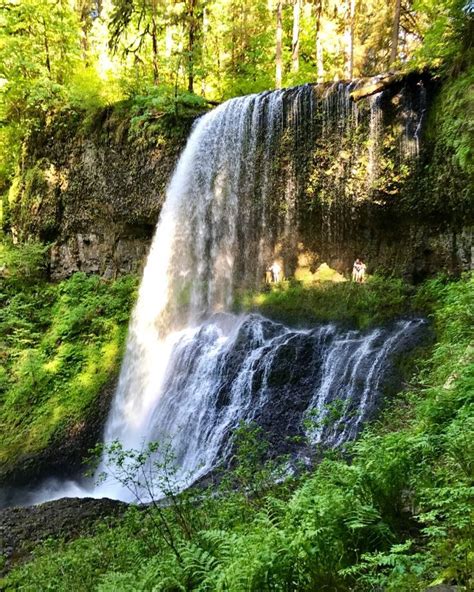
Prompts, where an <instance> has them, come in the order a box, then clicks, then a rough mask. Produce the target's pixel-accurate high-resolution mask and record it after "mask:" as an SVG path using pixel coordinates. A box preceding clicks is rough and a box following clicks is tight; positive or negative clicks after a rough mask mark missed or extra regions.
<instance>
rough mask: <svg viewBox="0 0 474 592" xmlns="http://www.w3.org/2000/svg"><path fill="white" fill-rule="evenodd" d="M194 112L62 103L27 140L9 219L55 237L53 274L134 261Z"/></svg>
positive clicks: (15, 228) (110, 273) (19, 234)
mask: <svg viewBox="0 0 474 592" xmlns="http://www.w3.org/2000/svg"><path fill="white" fill-rule="evenodd" d="M194 118H195V113H194V112H191V113H185V114H184V115H179V116H176V115H174V114H170V113H166V114H162V113H159V112H155V111H154V110H153V109H150V108H146V107H145V108H141V107H140V106H137V105H136V104H134V103H123V104H118V105H116V106H114V107H111V108H107V109H104V110H101V111H99V112H97V113H96V114H95V115H94V116H93V117H90V116H89V117H88V118H85V116H84V115H83V114H81V113H79V112H66V113H61V114H60V115H59V116H57V117H55V118H53V119H52V120H51V121H50V124H49V125H48V126H47V127H46V128H45V129H42V130H40V131H38V132H36V133H35V134H33V135H31V136H30V137H29V139H28V141H27V142H26V143H25V145H24V149H23V157H22V161H21V167H20V170H19V173H18V175H17V177H16V178H15V180H14V183H13V186H12V188H11V189H10V192H9V194H8V195H7V196H6V197H5V198H4V220H3V225H4V227H6V228H7V229H11V232H12V234H13V236H14V238H16V239H17V240H19V241H20V242H23V241H25V240H28V239H31V238H35V239H39V240H41V241H44V242H47V243H50V244H51V245H52V248H51V277H52V278H53V279H60V278H64V277H68V276H69V275H71V274H72V273H74V272H75V271H84V272H86V273H98V274H100V275H102V276H103V277H105V278H111V277H115V276H116V275H118V274H123V273H129V272H133V271H136V270H137V268H138V267H139V266H140V264H141V263H142V261H143V259H144V256H145V254H146V250H147V247H148V244H149V241H150V238H151V236H152V234H153V230H154V227H155V224H156V220H157V217H158V214H159V211H160V208H161V205H162V202H163V197H164V190H165V185H166V183H167V181H168V179H169V176H170V173H171V171H172V169H173V167H174V165H175V163H176V160H177V158H178V155H179V152H180V151H181V149H182V148H183V145H184V143H185V141H186V137H187V136H188V134H189V130H190V128H191V125H192V123H193V120H194Z"/></svg>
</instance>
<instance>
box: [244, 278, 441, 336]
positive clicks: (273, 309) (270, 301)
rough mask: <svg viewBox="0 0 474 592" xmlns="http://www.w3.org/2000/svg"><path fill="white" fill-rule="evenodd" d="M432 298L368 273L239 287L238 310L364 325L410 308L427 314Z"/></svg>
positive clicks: (298, 321)
mask: <svg viewBox="0 0 474 592" xmlns="http://www.w3.org/2000/svg"><path fill="white" fill-rule="evenodd" d="M430 307H431V304H430V302H429V298H425V297H424V296H423V291H422V290H418V291H417V290H416V289H415V288H414V287H413V286H412V285H411V284H408V283H407V282H404V281H403V280H401V279H399V278H384V277H380V276H372V277H370V278H369V279H368V281H367V282H366V283H364V284H356V283H353V282H340V281H321V282H318V281H316V282H315V281H312V282H298V281H283V282H280V283H278V284H274V285H269V286H268V287H267V289H266V290H265V291H260V292H244V293H241V294H240V295H239V296H238V298H237V299H236V303H235V309H236V310H237V311H240V312H249V311H254V312H259V313H260V314H262V315H264V316H266V317H269V318H271V319H273V320H277V321H280V322H284V323H287V324H290V325H308V324H309V323H319V322H337V323H341V324H346V325H351V326H355V327H357V328H360V329H366V328H368V327H370V326H373V325H380V324H383V323H386V322H388V321H390V320H392V319H394V318H397V317H401V316H407V315H410V314H426V313H427V312H429V310H430Z"/></svg>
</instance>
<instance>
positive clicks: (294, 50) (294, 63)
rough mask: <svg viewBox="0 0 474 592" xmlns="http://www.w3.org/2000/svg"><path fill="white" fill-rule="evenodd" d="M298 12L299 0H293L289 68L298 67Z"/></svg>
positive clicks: (299, 9) (299, 11)
mask: <svg viewBox="0 0 474 592" xmlns="http://www.w3.org/2000/svg"><path fill="white" fill-rule="evenodd" d="M300 14H301V0H294V4H293V38H292V42H291V69H292V70H293V72H298V70H299V69H300Z"/></svg>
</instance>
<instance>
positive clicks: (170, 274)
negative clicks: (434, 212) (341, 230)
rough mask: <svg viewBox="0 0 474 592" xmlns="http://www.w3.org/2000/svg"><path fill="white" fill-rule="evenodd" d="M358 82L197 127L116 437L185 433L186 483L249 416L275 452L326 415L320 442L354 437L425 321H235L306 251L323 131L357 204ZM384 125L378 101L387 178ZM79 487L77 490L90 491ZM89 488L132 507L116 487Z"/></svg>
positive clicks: (133, 351)
mask: <svg viewBox="0 0 474 592" xmlns="http://www.w3.org/2000/svg"><path fill="white" fill-rule="evenodd" d="M351 88H352V86H351V85H347V84H344V83H337V84H335V85H334V86H333V87H331V88H330V89H329V90H327V91H326V93H325V94H324V95H323V97H322V99H318V98H317V96H316V94H315V89H314V87H313V86H311V85H306V86H303V87H299V88H296V89H290V90H287V91H275V92H268V93H262V94H260V95H251V96H248V97H242V98H238V99H233V100H231V101H228V102H227V103H224V104H223V105H221V106H219V107H218V108H216V109H215V110H213V111H211V112H209V113H207V114H206V115H205V116H203V117H202V118H201V119H199V120H198V121H197V123H196V125H195V127H194V130H193V132H192V134H191V136H190V138H189V141H188V144H187V146H186V149H185V150H184V152H183V154H182V156H181V158H180V160H179V162H178V164H177V167H176V170H175V173H174V175H173V177H172V180H171V182H170V185H169V187H168V190H167V195H166V200H165V203H164V206H163V209H162V212H161V215H160V220H159V222H158V225H157V229H156V233H155V237H154V239H153V243H152V246H151V250H150V253H149V256H148V260H147V264H146V266H145V270H144V274H143V279H142V283H141V286H140V291H139V297H138V302H137V305H136V308H135V310H134V313H133V316H132V321H131V324H130V328H129V336H128V341H127V346H126V352H125V357H124V361H123V364H122V369H121V374H120V378H119V384H118V388H117V392H116V395H115V398H114V401H113V404H112V409H111V412H110V415H109V418H108V420H107V424H106V429H105V435H104V440H105V442H106V443H110V442H112V441H114V440H120V441H121V442H122V444H123V445H124V447H125V448H140V447H141V446H142V445H143V444H144V443H147V442H151V441H153V440H155V439H158V440H160V439H164V438H165V439H168V438H170V439H172V441H173V447H174V449H175V453H176V456H177V461H178V465H179V473H178V477H179V479H180V480H181V481H182V484H183V486H184V485H185V484H187V481H186V476H187V475H188V474H189V473H192V474H193V479H196V478H198V477H199V476H200V475H203V474H205V473H207V472H208V471H209V470H211V469H212V468H213V467H214V466H215V465H216V463H217V462H218V460H219V459H225V458H226V456H228V455H229V454H230V450H231V441H230V439H229V434H230V433H231V431H232V428H234V427H235V426H236V425H237V424H238V422H239V421H240V420H242V419H243V420H250V419H254V420H256V421H258V422H259V423H260V424H261V425H264V426H265V427H266V428H267V429H268V431H269V433H270V435H272V433H273V442H274V443H275V447H276V448H278V447H279V446H280V444H279V441H280V440H281V437H280V435H281V434H285V433H286V434H288V433H302V430H303V428H302V425H303V420H304V418H305V417H306V415H307V413H308V412H309V411H311V410H315V411H314V412H315V413H316V417H317V423H318V426H317V428H316V429H315V430H313V431H312V432H311V438H312V440H313V442H314V443H325V444H329V445H339V446H340V445H342V444H343V443H344V442H345V441H347V440H348V439H352V438H354V437H355V436H356V435H357V433H358V431H359V430H360V428H361V425H362V423H363V422H364V421H365V420H366V419H367V418H368V417H369V416H370V414H371V412H372V411H373V408H374V406H375V403H376V398H377V396H378V394H379V393H380V391H381V389H382V387H383V384H384V376H385V374H386V371H387V368H389V367H390V363H391V359H392V356H393V355H394V354H395V353H396V352H397V351H399V350H400V349H402V348H403V347H405V346H406V345H407V343H408V342H409V341H410V339H411V338H412V337H413V335H414V334H415V332H416V331H417V330H418V328H419V327H420V321H405V322H400V323H398V324H396V325H395V326H394V327H392V328H390V329H388V328H385V329H377V330H374V331H372V332H370V333H368V334H362V333H360V332H356V331H343V330H341V329H337V328H336V327H334V326H331V325H327V326H321V327H316V328H313V329H311V330H309V329H308V330H304V331H295V330H291V329H288V328H286V327H284V326H282V325H279V324H275V323H272V322H270V321H268V320H265V319H263V318H261V317H259V316H255V315H251V316H248V317H244V318H240V317H235V316H232V315H229V314H228V313H227V311H229V310H230V308H231V305H232V300H233V297H234V292H235V289H236V288H258V287H259V285H260V283H261V281H262V278H263V275H264V271H265V268H266V267H267V266H268V264H269V263H270V262H271V260H272V258H273V257H274V256H275V254H276V252H277V249H278V248H280V247H279V245H281V243H282V242H283V243H284V244H285V245H286V249H287V250H290V251H293V255H294V252H295V251H296V245H295V244H293V243H294V241H295V240H296V239H295V237H296V236H297V233H296V230H295V226H296V224H297V215H296V214H297V196H298V194H299V191H300V190H301V188H300V180H299V177H300V174H299V172H300V168H302V164H301V161H302V159H304V158H312V157H313V152H312V151H313V149H314V145H315V142H316V141H317V140H318V138H317V136H318V134H319V139H321V138H322V140H325V139H328V138H329V136H330V134H333V133H336V134H338V137H339V139H340V142H339V143H338V144H336V145H334V146H332V149H333V151H334V157H335V158H338V159H339V162H337V163H336V164H337V165H338V166H339V167H340V175H339V176H337V175H336V176H335V177H334V178H332V177H329V176H328V179H330V180H331V182H332V183H333V186H334V187H336V190H335V191H336V192H340V193H341V194H342V195H345V192H346V188H345V184H344V179H345V177H346V176H349V175H350V173H351V170H352V166H353V165H352V163H351V161H352V158H353V157H352V156H351V154H347V145H348V142H347V140H349V144H350V141H351V138H352V134H353V132H354V130H356V129H358V126H359V125H360V124H361V113H360V112H359V110H358V108H357V107H356V106H355V105H353V104H352V103H351V101H350V90H351ZM317 116H320V117H321V120H320V121H318V123H317V122H316V117H317ZM308 120H309V121H308ZM380 127H381V115H380V107H379V103H378V97H375V98H374V99H372V101H371V117H370V135H371V137H372V136H373V142H369V151H371V152H370V154H371V155H372V157H371V159H370V158H369V160H371V163H372V164H371V167H372V169H371V170H372V171H373V174H374V175H375V172H374V171H376V164H375V160H376V157H377V154H376V152H377V145H378V144H377V142H378V137H379V134H380ZM346 136H347V137H346ZM286 151H289V152H290V154H287V153H286ZM293 153H294V154H296V156H295V157H294V158H293V160H292V159H291V156H292V154H293ZM282 162H283V163H284V166H283V165H281V163H282ZM276 163H279V166H278V167H277V166H276ZM324 174H326V171H324ZM328 182H329V181H328ZM282 183H283V184H282ZM282 188H283V189H282ZM330 231H331V229H330V228H329V229H328V232H330ZM292 241H293V242H292ZM339 400H342V401H343V402H344V405H343V408H342V411H341V414H340V416H339V417H338V418H337V421H335V422H332V423H331V422H330V421H329V419H330V417H332V415H333V414H332V413H331V412H330V407H331V404H332V403H334V402H335V401H339ZM289 402H291V404H289ZM271 437H272V436H271ZM71 491H73V492H74V493H73V494H74V495H77V494H78V491H77V487H76V486H72V489H71ZM67 493H68V492H67V491H65V490H64V488H63V490H62V495H64V494H67ZM84 494H89V495H90V494H92V495H96V496H103V495H108V496H111V497H118V498H124V499H126V498H127V494H126V492H125V491H124V490H122V489H120V488H118V487H117V486H116V485H115V484H111V483H106V484H105V485H101V486H98V487H96V488H95V489H94V490H93V491H92V492H91V491H87V492H84ZM48 495H49V497H50V498H51V497H53V496H52V495H51V492H50V493H49V494H48ZM58 495H59V494H57V495H56V497H57V496H58ZM43 499H44V498H43Z"/></svg>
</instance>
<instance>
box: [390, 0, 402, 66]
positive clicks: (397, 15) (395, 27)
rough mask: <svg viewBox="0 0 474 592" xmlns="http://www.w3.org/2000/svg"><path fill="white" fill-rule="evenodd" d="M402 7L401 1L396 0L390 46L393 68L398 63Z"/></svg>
mask: <svg viewBox="0 0 474 592" xmlns="http://www.w3.org/2000/svg"><path fill="white" fill-rule="evenodd" d="M401 7H402V1H401V0H395V14H394V16H393V27H392V42H391V45H390V64H389V66H392V65H393V64H394V63H395V62H396V61H397V54H398V33H399V31H400V11H401Z"/></svg>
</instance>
